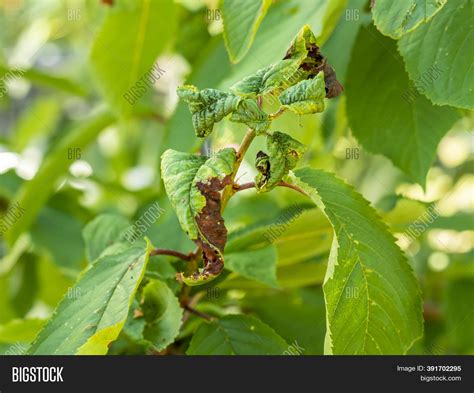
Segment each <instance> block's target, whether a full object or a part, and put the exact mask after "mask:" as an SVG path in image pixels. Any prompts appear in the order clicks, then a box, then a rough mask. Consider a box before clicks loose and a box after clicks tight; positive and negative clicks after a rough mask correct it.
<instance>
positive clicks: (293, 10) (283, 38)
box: [219, 0, 347, 88]
mask: <svg viewBox="0 0 474 393" xmlns="http://www.w3.org/2000/svg"><path fill="white" fill-rule="evenodd" d="M346 3H347V0H322V1H301V0H286V1H281V2H274V3H273V4H272V6H271V7H270V9H269V10H268V12H267V15H266V16H265V18H264V20H263V22H262V24H261V25H260V28H259V30H258V32H257V35H256V37H255V41H254V43H253V45H252V47H251V48H250V50H249V52H248V55H247V56H245V58H244V59H243V60H242V61H241V62H240V63H239V67H233V69H232V72H231V75H230V76H229V77H228V78H226V79H225V80H224V81H223V82H221V84H220V86H219V87H220V88H228V86H232V85H233V84H234V83H236V82H237V81H239V80H242V79H243V78H245V77H246V76H248V75H250V74H253V73H254V72H255V70H256V69H258V68H260V67H262V66H265V65H267V64H275V63H277V62H279V61H280V60H281V59H283V58H284V56H285V52H286V49H287V43H289V42H291V41H292V40H293V39H294V37H295V36H296V35H297V34H298V31H299V30H300V29H301V26H303V25H305V24H308V25H309V26H310V27H311V29H312V31H313V32H314V35H315V37H316V38H317V40H318V43H319V45H320V46H322V45H323V44H324V43H325V41H326V39H327V37H329V35H330V34H331V32H332V30H333V29H334V28H335V26H336V21H337V20H338V19H339V17H340V15H341V14H342V12H343V11H344V8H345V6H346ZM282 16H284V17H282Z"/></svg>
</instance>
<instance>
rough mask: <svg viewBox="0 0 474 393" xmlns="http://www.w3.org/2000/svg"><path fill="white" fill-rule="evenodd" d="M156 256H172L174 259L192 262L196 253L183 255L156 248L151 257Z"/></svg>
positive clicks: (151, 252)
mask: <svg viewBox="0 0 474 393" xmlns="http://www.w3.org/2000/svg"><path fill="white" fill-rule="evenodd" d="M155 255H171V256H173V257H177V258H179V259H182V260H183V261H190V260H192V258H193V256H194V253H192V252H191V253H189V254H183V253H181V252H179V251H175V250H168V249H166V248H155V249H154V250H151V251H150V257H152V256H155Z"/></svg>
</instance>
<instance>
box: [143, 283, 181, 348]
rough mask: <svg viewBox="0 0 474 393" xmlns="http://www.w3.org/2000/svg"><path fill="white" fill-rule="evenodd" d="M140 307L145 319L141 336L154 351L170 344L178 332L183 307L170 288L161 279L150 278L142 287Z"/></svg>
mask: <svg viewBox="0 0 474 393" xmlns="http://www.w3.org/2000/svg"><path fill="white" fill-rule="evenodd" d="M141 309H142V310H143V311H144V318H145V320H146V321H147V323H146V325H145V326H144V330H143V337H144V338H145V339H146V340H148V341H149V342H150V343H151V345H152V347H153V349H154V350H155V351H161V350H163V349H165V348H166V347H167V346H168V345H170V344H171V343H172V342H173V341H174V339H175V338H176V336H177V335H178V333H179V328H180V326H181V320H182V317H183V309H182V308H181V307H180V306H179V302H178V299H177V298H176V296H175V295H174V294H173V292H172V291H171V289H169V288H168V286H167V285H166V284H165V283H164V282H161V281H158V280H151V281H150V282H149V283H148V284H147V285H146V286H145V288H144V289H143V294H142V301H141Z"/></svg>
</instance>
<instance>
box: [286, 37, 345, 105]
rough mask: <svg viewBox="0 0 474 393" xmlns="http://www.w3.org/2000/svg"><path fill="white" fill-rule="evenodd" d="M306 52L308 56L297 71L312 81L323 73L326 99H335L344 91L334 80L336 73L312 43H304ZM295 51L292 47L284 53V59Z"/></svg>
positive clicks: (335, 79)
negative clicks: (303, 73)
mask: <svg viewBox="0 0 474 393" xmlns="http://www.w3.org/2000/svg"><path fill="white" fill-rule="evenodd" d="M306 50H307V51H308V54H307V55H306V58H305V59H304V60H303V61H302V62H301V64H300V66H299V69H300V70H303V71H304V72H305V73H306V75H307V76H306V79H313V78H314V77H315V76H316V75H317V74H318V73H319V72H320V71H323V72H324V83H325V85H326V98H334V97H337V96H338V95H339V94H341V92H342V91H343V90H344V88H343V87H342V85H341V84H340V83H339V81H338V80H337V78H336V72H335V71H334V69H333V68H332V67H331V66H330V65H329V64H328V62H327V59H326V58H325V57H324V56H323V55H322V53H321V51H320V49H319V47H318V46H317V45H316V44H314V43H312V42H308V43H306ZM294 51H295V48H294V45H292V46H291V47H290V48H289V49H288V51H287V52H286V55H285V57H284V58H283V60H285V59H289V58H291V57H292V55H293V53H294Z"/></svg>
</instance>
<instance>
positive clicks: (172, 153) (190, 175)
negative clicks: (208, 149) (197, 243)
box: [161, 149, 206, 240]
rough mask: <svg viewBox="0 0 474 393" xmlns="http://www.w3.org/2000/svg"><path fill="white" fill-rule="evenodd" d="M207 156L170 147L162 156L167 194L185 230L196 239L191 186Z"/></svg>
mask: <svg viewBox="0 0 474 393" xmlns="http://www.w3.org/2000/svg"><path fill="white" fill-rule="evenodd" d="M205 162H206V157H204V156H197V155H194V154H189V153H181V152H178V151H176V150H171V149H168V150H166V151H165V152H164V153H163V155H162V156H161V176H162V178H163V182H164V185H165V190H166V195H168V198H169V200H170V202H171V205H172V206H173V209H174V211H175V212H176V215H177V216H178V220H179V223H180V225H181V228H183V231H185V232H186V234H187V235H188V236H189V238H190V239H192V240H194V239H197V237H198V231H197V228H196V224H195V222H194V215H193V213H192V210H191V201H190V198H191V194H190V193H191V187H192V184H193V181H194V177H195V176H196V173H197V171H198V169H199V168H200V167H201V165H203V164H204V163H205Z"/></svg>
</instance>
